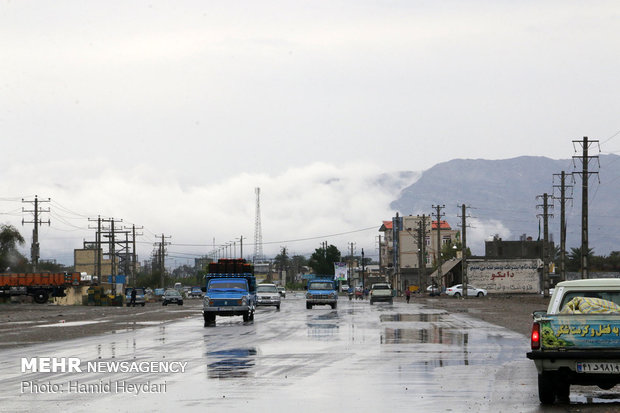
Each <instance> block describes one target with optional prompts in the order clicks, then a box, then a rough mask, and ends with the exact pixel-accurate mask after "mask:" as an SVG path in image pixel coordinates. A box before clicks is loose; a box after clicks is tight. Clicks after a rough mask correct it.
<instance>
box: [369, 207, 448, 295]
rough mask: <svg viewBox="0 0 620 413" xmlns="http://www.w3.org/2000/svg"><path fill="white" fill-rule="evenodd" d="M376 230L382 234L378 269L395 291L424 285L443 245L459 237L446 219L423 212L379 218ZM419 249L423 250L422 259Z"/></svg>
mask: <svg viewBox="0 0 620 413" xmlns="http://www.w3.org/2000/svg"><path fill="white" fill-rule="evenodd" d="M438 226H439V231H438ZM379 231H380V232H382V233H383V237H382V238H383V239H382V240H381V242H380V266H381V268H380V271H381V274H384V275H385V276H387V277H388V279H389V280H390V282H391V283H392V285H393V286H394V287H395V288H397V289H398V290H399V291H403V290H404V289H406V288H407V287H408V286H410V285H415V286H418V287H420V286H422V285H427V284H428V275H429V274H430V273H431V272H432V269H433V268H434V267H435V266H436V265H437V263H438V260H439V256H438V254H439V253H440V252H441V248H442V247H443V246H444V245H446V244H448V245H454V246H456V242H457V241H458V239H459V237H460V232H459V231H457V230H453V229H452V228H451V227H450V224H448V222H447V221H440V222H439V223H438V222H437V221H432V220H431V218H430V217H429V216H424V215H423V216H420V215H415V216H414V215H408V216H403V217H399V216H398V214H396V217H394V218H393V219H392V220H391V221H383V224H382V225H381V227H380V228H379ZM438 235H439V236H440V237H441V239H440V240H438V239H437V237H438ZM420 242H422V243H423V245H421V244H420ZM422 250H424V251H425V255H424V257H423V258H422V255H421V251H422ZM421 258H422V259H421Z"/></svg>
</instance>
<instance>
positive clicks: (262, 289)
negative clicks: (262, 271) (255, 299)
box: [256, 285, 278, 293]
mask: <svg viewBox="0 0 620 413" xmlns="http://www.w3.org/2000/svg"><path fill="white" fill-rule="evenodd" d="M256 291H258V292H259V293H277V292H278V289H277V288H276V286H275V285H259V286H258V290H256Z"/></svg>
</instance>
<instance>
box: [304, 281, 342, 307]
mask: <svg viewBox="0 0 620 413" xmlns="http://www.w3.org/2000/svg"><path fill="white" fill-rule="evenodd" d="M337 284H338V282H337V281H334V277H333V276H324V277H323V276H316V277H314V278H311V279H310V280H308V285H307V290H308V291H307V292H306V309H308V310H310V309H312V307H313V306H315V305H329V306H331V307H332V309H335V308H336V307H337V306H338V286H337Z"/></svg>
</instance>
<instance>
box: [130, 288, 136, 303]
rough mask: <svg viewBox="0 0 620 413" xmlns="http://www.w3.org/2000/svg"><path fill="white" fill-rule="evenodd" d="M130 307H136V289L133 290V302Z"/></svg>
mask: <svg viewBox="0 0 620 413" xmlns="http://www.w3.org/2000/svg"><path fill="white" fill-rule="evenodd" d="M129 305H131V306H132V307H135V306H136V289H135V288H133V289H132V290H131V301H129Z"/></svg>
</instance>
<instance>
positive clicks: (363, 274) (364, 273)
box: [362, 248, 366, 289]
mask: <svg viewBox="0 0 620 413" xmlns="http://www.w3.org/2000/svg"><path fill="white" fill-rule="evenodd" d="M362 286H363V287H364V289H366V267H365V266H364V248H362Z"/></svg>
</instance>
